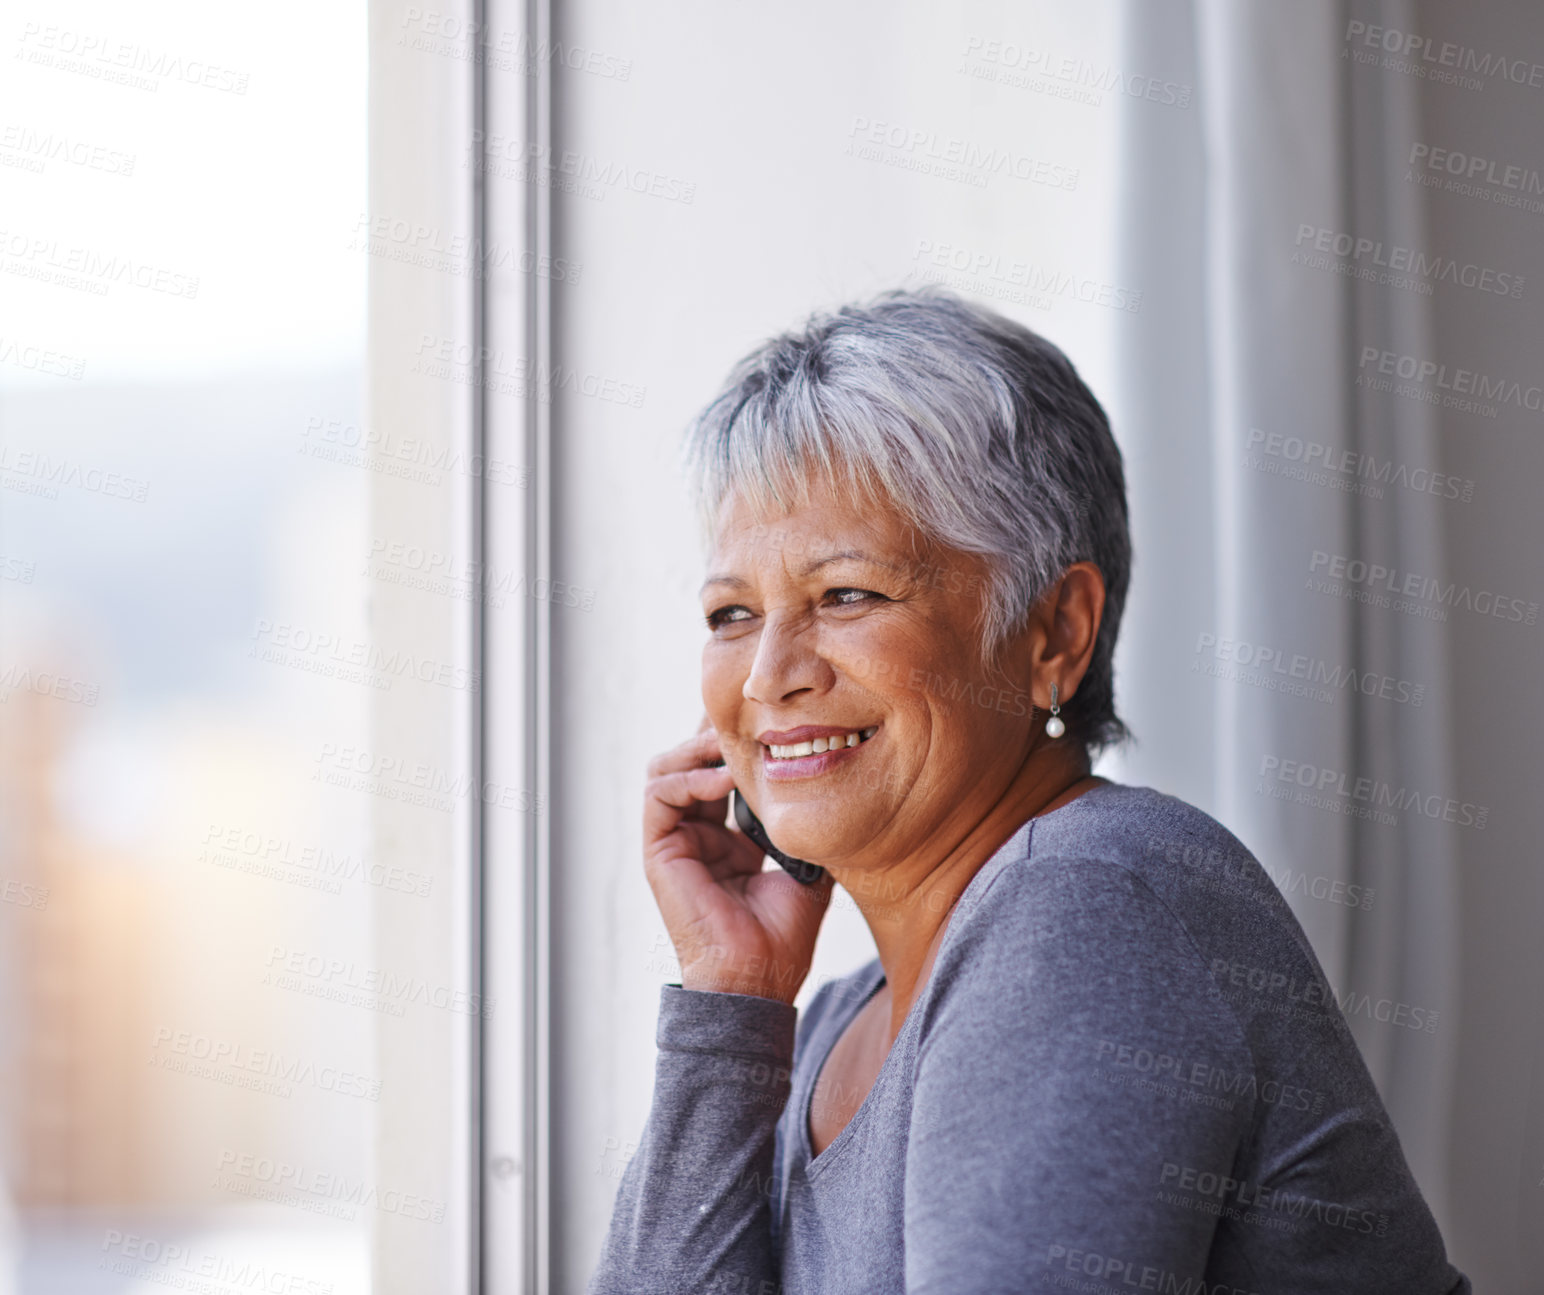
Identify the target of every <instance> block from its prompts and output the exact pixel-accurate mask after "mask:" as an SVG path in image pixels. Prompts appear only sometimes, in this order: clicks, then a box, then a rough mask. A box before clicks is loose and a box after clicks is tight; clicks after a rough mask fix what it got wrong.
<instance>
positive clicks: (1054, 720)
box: [1045, 683, 1067, 737]
mask: <svg viewBox="0 0 1544 1295" xmlns="http://www.w3.org/2000/svg"><path fill="white" fill-rule="evenodd" d="M1066 731H1067V726H1066V725H1065V724H1063V723H1062V718H1061V707H1060V706H1059V705H1058V704H1057V702H1056V685H1055V684H1054V683H1053V684H1052V685H1051V718H1050V719H1048V720H1046V722H1045V735H1046V736H1047V737H1060V736H1061V735H1062V734H1063V733H1065V732H1066Z"/></svg>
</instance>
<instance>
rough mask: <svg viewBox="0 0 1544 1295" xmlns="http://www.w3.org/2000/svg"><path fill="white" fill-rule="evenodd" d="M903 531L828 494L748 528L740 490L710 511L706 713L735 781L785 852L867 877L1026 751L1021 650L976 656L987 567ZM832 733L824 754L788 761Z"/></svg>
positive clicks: (997, 794) (1005, 774)
mask: <svg viewBox="0 0 1544 1295" xmlns="http://www.w3.org/2000/svg"><path fill="white" fill-rule="evenodd" d="M914 534H915V533H914V532H913V531H911V530H910V528H909V527H908V526H907V525H906V523H905V522H904V520H903V519H902V518H900V517H899V516H897V515H896V514H895V513H894V512H892V511H889V510H885V509H872V508H870V509H867V510H864V511H862V512H860V511H859V510H858V509H856V508H854V507H853V506H851V505H849V504H848V503H846V502H844V501H843V500H841V499H839V498H838V497H837V496H836V495H835V494H834V493H833V492H832V491H831V490H830V489H829V487H826V486H824V485H822V486H821V487H819V488H817V489H814V490H812V492H811V498H810V504H809V506H808V507H806V508H801V509H797V510H796V511H794V512H792V513H789V514H788V515H786V516H783V517H780V518H773V519H770V520H767V521H765V522H762V523H760V524H758V523H757V522H756V521H755V519H754V518H753V517H752V516H751V514H750V511H749V509H748V508H747V507H745V505H744V504H743V503H742V502H741V501H740V500H739V499H738V497H737V496H731V497H730V498H729V499H728V500H726V502H725V506H724V509H723V510H722V511H721V512H720V514H719V521H718V527H717V530H716V532H715V535H714V545H713V552H712V554H711V556H710V559H709V567H708V569H709V577H708V580H707V582H706V583H705V584H704V585H703V588H702V609H703V613H704V615H705V616H707V617H708V618H709V622H710V625H709V629H708V634H709V638H708V642H707V643H706V644H705V646H704V648H703V653H702V697H703V702H704V704H705V705H706V708H707V712H708V718H709V720H710V721H711V723H712V724H713V727H714V728H715V729H716V730H717V731H718V734H719V737H720V740H721V744H722V747H723V752H724V758H725V760H726V761H727V763H728V767H729V770H730V772H731V774H732V775H733V777H734V781H735V784H736V785H737V786H738V787H739V788H740V789H741V790H742V791H743V792H744V793H745V794H746V797H747V799H748V800H749V801H750V803H751V805H752V807H753V808H754V809H755V810H756V812H757V814H758V816H759V817H760V818H761V820H762V822H763V823H764V824H765V826H766V829H767V833H768V835H769V836H770V837H771V838H772V840H773V842H774V843H775V844H776V845H777V847H778V848H779V849H780V850H783V851H784V852H785V853H788V854H792V855H794V856H796V857H798V858H804V859H810V860H812V861H813V862H816V863H826V864H828V865H830V864H834V865H836V866H838V867H865V866H870V865H876V864H883V863H886V862H890V861H894V860H896V859H898V858H902V857H905V856H907V855H909V854H910V853H912V852H913V851H914V850H918V849H922V848H925V847H926V845H927V843H929V842H937V843H939V845H941V846H942V848H945V849H947V848H949V847H950V846H951V845H952V844H953V842H954V840H956V839H958V838H959V837H961V836H963V835H964V833H965V832H966V831H968V830H969V829H970V828H971V827H972V826H973V825H974V824H976V823H979V822H980V821H981V819H982V817H983V815H984V814H985V813H986V812H987V810H989V809H990V808H991V807H992V806H993V805H994V804H996V803H997V801H998V800H999V799H1000V798H1001V796H1002V795H1003V793H1004V791H1005V790H1006V789H1007V787H1008V785H1009V784H1010V782H1011V781H1012V780H1013V778H1014V776H1015V775H1016V773H1017V772H1018V770H1019V768H1020V766H1021V765H1022V764H1023V761H1024V759H1025V757H1026V755H1027V753H1028V751H1029V748H1030V745H1031V716H1032V713H1033V712H1032V707H1031V702H1030V696H1029V691H1030V687H1029V686H1030V679H1029V674H1028V660H1029V657H1028V653H1027V650H1026V649H1025V648H1023V647H1022V646H1021V644H1020V642H1019V641H1018V640H1015V643H1014V645H1012V646H1011V647H1010V649H1009V650H1008V651H1007V652H1006V653H1005V654H1004V656H1003V659H1002V665H1003V672H997V673H992V674H990V675H989V674H988V672H987V670H986V668H985V667H984V665H983V664H982V663H981V661H980V656H981V648H980V641H979V639H978V637H977V626H978V624H979V618H980V614H981V611H982V607H983V605H984V598H985V584H984V577H985V573H986V567H985V564H984V563H983V562H982V560H981V559H980V558H979V557H976V556H975V555H970V554H961V553H958V552H953V551H948V550H941V549H938V548H936V547H929V546H927V545H926V544H925V543H923V542H922V540H921V539H920V538H918V539H917V542H916V545H915V547H914V544H913V538H914ZM808 727H813V728H814V730H815V733H814V734H811V733H800V732H798V730H802V729H805V728H808ZM833 731H834V732H835V733H837V734H839V737H838V738H837V741H836V749H835V750H828V751H826V752H825V753H823V754H822V753H819V752H817V751H813V750H812V751H811V752H810V753H809V754H795V752H796V751H797V750H798V747H799V744H800V742H809V741H810V740H811V739H812V738H813V737H815V734H820V735H826V734H831V733H833ZM849 734H859V735H860V736H862V735H867V736H862V740H858V741H857V744H856V745H851V744H850V743H852V742H853V741H854V740H855V739H852V738H850V737H848V736H847V735H849ZM826 741H828V742H829V741H830V739H829V738H827V739H826ZM774 748H776V749H775V750H774Z"/></svg>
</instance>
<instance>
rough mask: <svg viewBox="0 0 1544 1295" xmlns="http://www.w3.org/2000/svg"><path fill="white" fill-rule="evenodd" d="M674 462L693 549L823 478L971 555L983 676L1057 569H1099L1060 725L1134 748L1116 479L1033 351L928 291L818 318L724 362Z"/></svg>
mask: <svg viewBox="0 0 1544 1295" xmlns="http://www.w3.org/2000/svg"><path fill="white" fill-rule="evenodd" d="M683 459H684V462H685V465H686V469H687V474H688V479H689V481H690V485H691V489H692V493H693V495H694V497H695V501H696V504H697V508H698V517H699V521H700V524H701V526H702V534H703V536H704V537H708V536H710V535H711V531H712V527H713V525H714V524H715V523H716V521H717V518H718V515H719V511H720V508H721V506H722V504H723V502H724V500H725V498H726V497H727V496H728V495H730V494H731V493H733V494H736V495H738V496H739V497H740V498H742V499H744V500H745V501H746V502H747V503H749V504H750V506H751V507H752V508H753V509H754V510H755V511H756V512H757V513H758V514H761V515H765V514H767V513H772V512H781V511H786V510H789V509H791V508H793V507H796V506H801V505H803V504H805V503H807V501H808V493H807V492H808V486H809V484H810V475H811V473H818V474H819V475H820V476H821V477H823V478H825V479H826V480H828V481H831V482H832V483H834V484H835V483H838V482H840V484H842V485H845V487H846V490H847V492H848V493H849V495H850V497H853V498H855V499H865V500H869V501H873V502H879V501H885V502H887V503H888V504H890V505H891V506H893V507H895V508H897V509H899V510H900V512H901V513H902V515H903V516H904V517H905V518H906V519H907V521H908V522H909V523H910V524H911V525H912V526H913V527H914V528H915V529H916V530H917V531H919V532H920V533H921V534H922V535H924V536H926V537H928V538H930V539H931V540H933V541H934V542H936V543H938V544H941V545H942V546H944V547H946V548H952V549H955V550H958V551H961V552H965V553H974V554H979V555H981V556H982V557H983V558H984V559H985V561H986V566H987V570H988V572H989V574H988V576H987V582H986V583H987V588H986V593H985V605H984V608H983V612H982V621H981V625H980V627H979V628H980V631H981V638H982V649H983V654H982V655H983V661H986V662H993V661H995V660H996V658H997V653H998V651H999V649H1000V648H1001V647H1002V646H1003V645H1004V644H1005V643H1006V641H1007V640H1008V639H1009V638H1010V637H1011V636H1012V634H1013V633H1014V631H1015V630H1016V629H1017V628H1018V627H1019V626H1021V625H1022V623H1023V620H1024V617H1025V616H1026V614H1027V613H1028V611H1029V609H1030V608H1031V607H1032V606H1033V605H1034V604H1035V602H1037V601H1038V600H1039V598H1040V597H1041V596H1042V595H1043V594H1044V593H1045V592H1046V590H1047V589H1049V588H1050V586H1051V585H1052V584H1054V583H1055V582H1056V580H1057V579H1059V578H1060V576H1061V575H1062V573H1063V572H1064V571H1065V570H1066V569H1067V567H1069V566H1070V565H1071V564H1072V563H1074V562H1083V561H1087V562H1092V563H1094V564H1095V565H1096V566H1097V567H1098V568H1099V570H1100V572H1101V574H1102V575H1103V577H1104V583H1105V603H1104V617H1103V621H1102V623H1101V624H1100V626H1099V635H1098V638H1097V640H1096V642H1095V645H1094V653H1093V657H1092V659H1091V660H1090V662H1089V666H1088V671H1087V673H1086V674H1085V675H1084V677H1083V681H1082V685H1081V686H1080V687H1079V689H1078V691H1077V694H1076V696H1074V697H1073V699H1072V700H1071V701H1070V702H1068V703H1067V704H1066V706H1065V708H1064V710H1063V716H1064V718H1065V720H1066V723H1067V729H1068V733H1069V734H1070V735H1072V736H1074V737H1075V738H1076V739H1077V740H1078V741H1080V742H1082V743H1083V745H1084V746H1085V747H1086V748H1087V749H1088V750H1089V751H1090V752H1097V751H1100V750H1103V749H1104V748H1105V747H1107V746H1110V745H1113V744H1115V743H1117V742H1121V741H1123V740H1125V739H1126V738H1128V737H1129V736H1130V731H1129V730H1128V729H1127V728H1126V725H1125V724H1124V723H1123V722H1122V721H1121V720H1120V719H1119V718H1118V717H1117V716H1116V713H1115V686H1114V663H1113V659H1114V655H1115V637H1116V634H1117V632H1118V631H1119V628H1120V618H1121V610H1122V608H1123V607H1124V605H1125V601H1126V589H1127V586H1128V584H1129V582H1130V575H1131V536H1130V530H1129V521H1128V517H1127V510H1126V482H1125V473H1124V470H1123V468H1122V464H1121V455H1120V450H1119V449H1118V448H1117V446H1116V444H1115V439H1114V437H1113V436H1112V435H1111V434H1110V424H1109V419H1108V418H1107V417H1106V416H1105V412H1104V410H1103V408H1102V407H1101V406H1100V404H1099V402H1098V401H1097V400H1096V399H1095V398H1094V396H1093V393H1092V392H1090V391H1089V389H1088V388H1087V387H1086V386H1085V385H1084V384H1083V381H1082V379H1081V378H1079V377H1078V373H1077V370H1076V369H1074V368H1073V366H1072V363H1071V361H1070V360H1068V359H1067V357H1066V356H1065V355H1063V354H1062V352H1061V351H1060V350H1059V349H1058V348H1057V347H1055V346H1054V345H1052V344H1051V343H1050V342H1048V341H1046V339H1045V338H1043V337H1041V336H1039V335H1038V334H1036V333H1034V332H1031V331H1030V330H1029V329H1028V328H1026V327H1024V326H1023V325H1022V324H1018V323H1015V322H1014V321H1013V320H1010V319H1007V318H1005V317H1004V316H1002V315H999V314H997V313H996V312H995V311H992V310H988V309H986V308H984V307H982V306H979V305H976V304H974V303H972V302H967V301H965V300H963V299H962V298H960V297H958V296H956V295H954V294H953V293H951V292H949V291H947V290H945V289H943V288H940V287H938V286H937V285H936V284H928V285H925V286H923V287H921V288H919V289H915V290H912V289H899V288H898V289H893V290H891V291H889V292H884V293H881V294H879V295H878V296H877V297H875V298H874V299H873V300H872V301H869V302H867V303H862V304H853V305H848V306H843V307H842V308H841V309H839V310H837V311H835V312H832V313H816V314H814V315H812V316H811V317H810V318H809V320H808V322H807V323H806V324H805V326H804V327H803V329H802V330H799V331H795V332H788V333H784V334H782V335H781V336H779V337H774V338H772V339H771V340H769V341H767V342H765V343H763V344H762V345H760V346H758V347H757V348H756V349H755V350H753V351H752V352H751V353H750V354H748V355H747V356H745V358H744V359H742V360H741V361H740V362H739V363H738V364H737V365H735V367H734V369H733V370H732V372H731V373H730V375H729V378H728V380H727V381H726V383H725V385H724V387H723V389H722V391H721V392H720V393H719V394H718V396H717V397H715V398H714V400H713V401H712V402H711V403H710V404H709V405H708V406H707V407H706V408H705V409H704V410H703V411H702V412H701V413H700V414H699V415H698V416H697V417H696V419H694V420H693V422H692V424H691V426H690V427H689V428H688V430H687V435H686V440H685V444H684V446H683Z"/></svg>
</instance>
